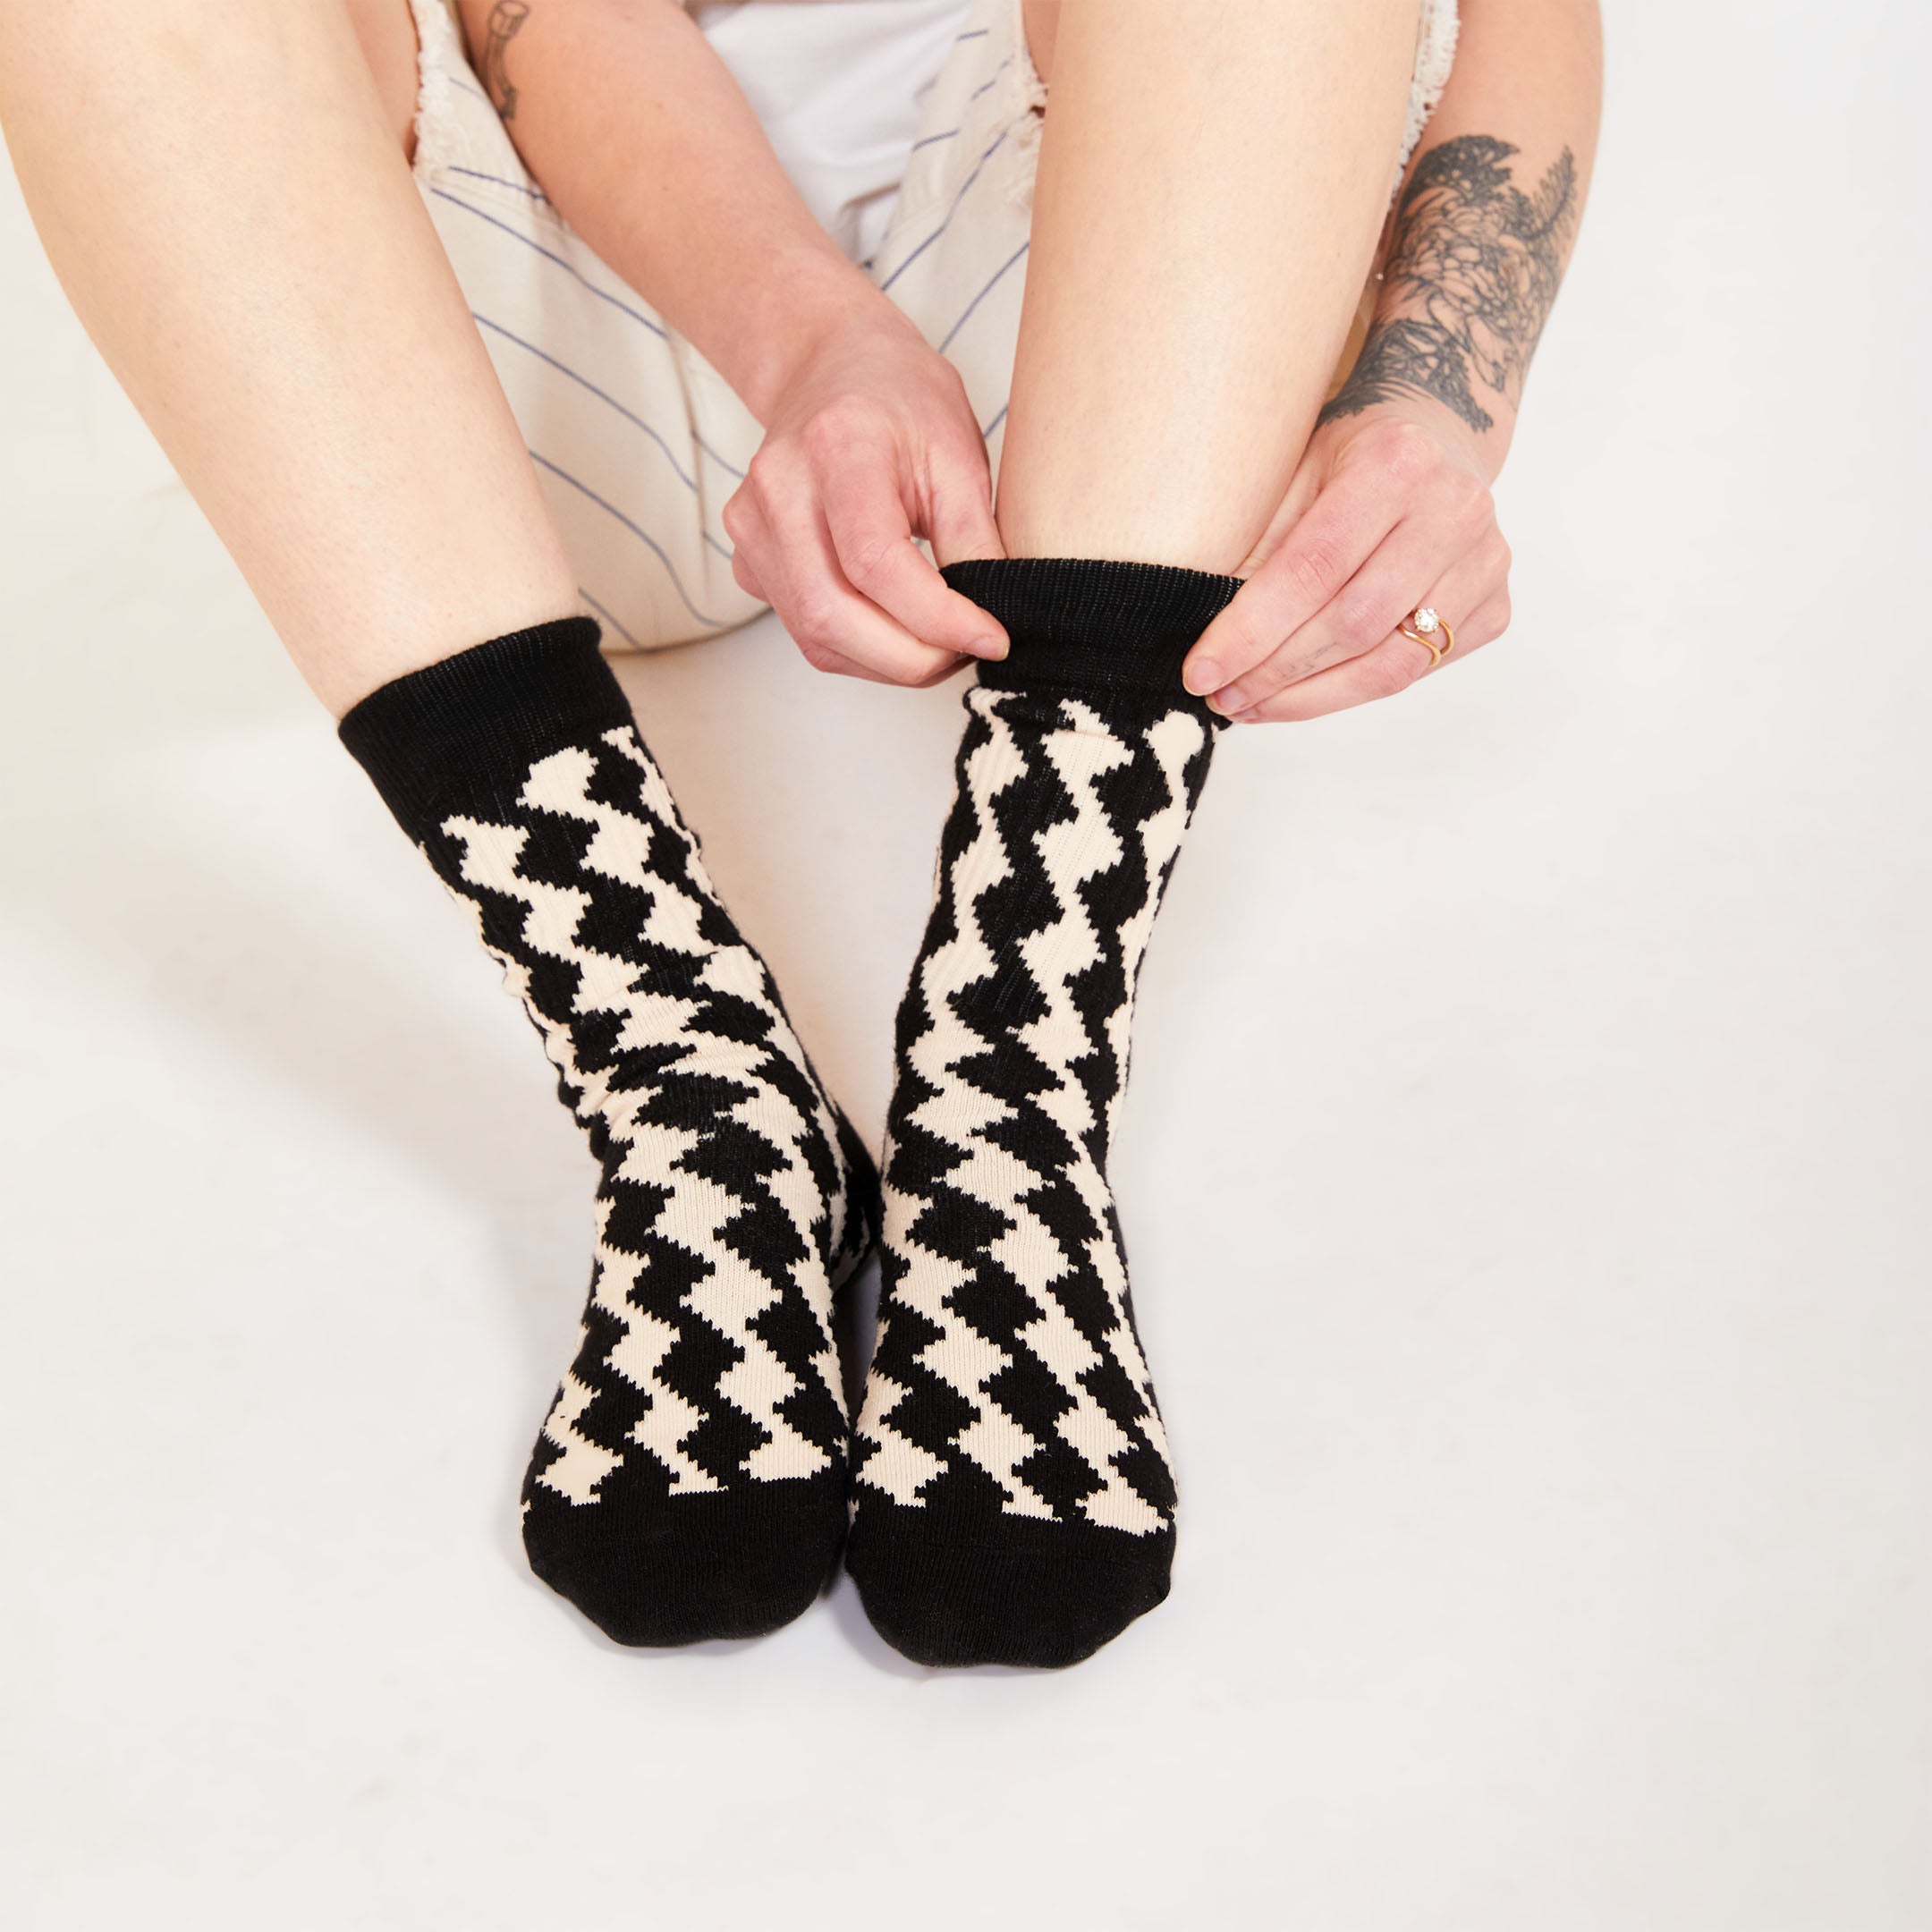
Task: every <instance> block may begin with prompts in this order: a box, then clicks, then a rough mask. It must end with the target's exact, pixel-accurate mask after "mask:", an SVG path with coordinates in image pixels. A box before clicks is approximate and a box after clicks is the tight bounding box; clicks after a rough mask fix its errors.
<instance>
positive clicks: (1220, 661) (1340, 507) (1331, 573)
mask: <svg viewBox="0 0 1932 1932" xmlns="http://www.w3.org/2000/svg"><path fill="white" fill-rule="evenodd" d="M1403 507H1404V504H1403V499H1402V497H1400V496H1396V495H1393V494H1392V493H1391V491H1390V489H1389V487H1388V482H1387V479H1386V478H1385V476H1384V475H1383V474H1382V472H1381V471H1379V470H1372V469H1369V468H1363V469H1360V470H1342V471H1340V472H1338V473H1337V474H1336V475H1335V478H1334V479H1332V480H1331V481H1330V482H1329V483H1328V485H1327V486H1326V487H1325V488H1324V489H1323V490H1322V491H1321V492H1320V494H1319V495H1318V496H1317V497H1316V498H1315V501H1314V502H1313V503H1312V504H1309V509H1308V513H1307V515H1305V516H1304V517H1302V518H1301V521H1299V522H1298V523H1296V525H1295V527H1294V528H1293V529H1292V530H1290V531H1289V532H1288V534H1287V536H1286V537H1284V538H1283V539H1282V545H1281V547H1280V549H1278V550H1277V551H1275V554H1274V555H1273V556H1271V557H1270V558H1269V559H1268V560H1267V563H1264V564H1263V565H1262V566H1261V568H1260V569H1259V570H1258V571H1257V572H1255V573H1254V575H1253V576H1252V577H1250V579H1249V580H1248V581H1247V582H1246V583H1245V584H1243V585H1242V586H1241V589H1240V590H1239V591H1237V592H1236V593H1235V595H1234V597H1233V601H1232V602H1231V603H1230V604H1229V605H1228V606H1227V608H1226V609H1225V610H1224V611H1223V612H1221V614H1219V615H1218V616H1217V617H1216V619H1215V621H1214V622H1213V623H1211V624H1209V625H1208V628H1207V629H1206V630H1205V631H1202V632H1201V634H1200V636H1199V639H1197V640H1196V641H1195V644H1194V648H1193V649H1192V650H1191V651H1190V652H1189V653H1188V655H1187V661H1186V662H1185V663H1184V664H1183V665H1182V667H1181V679H1182V683H1184V684H1185V685H1186V686H1187V688H1188V690H1189V691H1192V692H1194V693H1195V694H1196V695H1197V696H1202V697H1204V696H1206V695H1207V693H1208V692H1209V691H1219V690H1220V689H1221V688H1222V687H1223V686H1224V685H1226V684H1231V683H1233V682H1236V681H1237V680H1238V679H1240V678H1241V677H1243V676H1245V675H1246V674H1248V673H1249V672H1250V671H1252V670H1253V669H1254V668H1255V666H1256V665H1258V664H1260V663H1262V662H1263V661H1264V660H1265V659H1267V657H1272V656H1273V655H1274V653H1275V650H1276V648H1278V647H1279V646H1280V644H1281V642H1282V640H1284V638H1288V637H1292V635H1293V634H1294V632H1295V631H1299V630H1300V629H1301V626H1302V625H1303V624H1305V623H1307V622H1308V621H1309V618H1310V617H1312V616H1313V615H1314V614H1315V613H1316V612H1317V611H1318V610H1320V609H1321V608H1322V607H1323V606H1325V605H1326V603H1327V602H1328V601H1329V599H1330V598H1331V597H1334V596H1335V593H1336V592H1337V591H1338V590H1340V589H1341V588H1342V586H1343V584H1345V583H1346V582H1348V580H1349V579H1350V578H1352V576H1354V574H1355V572H1357V571H1359V570H1360V568H1361V567H1362V565H1363V563H1365V562H1367V560H1368V558H1369V555H1370V554H1371V552H1373V551H1374V549H1375V547H1376V546H1377V544H1379V543H1380V542H1381V541H1382V539H1383V538H1385V536H1386V535H1387V534H1388V533H1389V531H1390V530H1392V529H1394V525H1395V522H1396V520H1397V519H1398V518H1399V517H1400V515H1401V514H1402V509H1403Z"/></svg>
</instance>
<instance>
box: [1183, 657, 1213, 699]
mask: <svg viewBox="0 0 1932 1932" xmlns="http://www.w3.org/2000/svg"><path fill="white" fill-rule="evenodd" d="M1181 682H1182V687H1183V688H1184V689H1185V691H1187V693H1188V695H1189V696H1190V697H1191V698H1205V697H1206V696H1207V695H1208V692H1209V691H1212V690H1214V688H1215V687H1216V685H1217V684H1218V683H1220V682H1221V666H1220V665H1217V664H1216V663H1215V661H1214V660H1213V658H1211V657H1203V658H1202V659H1201V660H1200V661H1199V663H1198V664H1191V665H1189V666H1188V667H1187V669H1186V670H1185V671H1183V672H1182V674H1181Z"/></svg>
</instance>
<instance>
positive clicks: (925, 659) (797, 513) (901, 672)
mask: <svg viewBox="0 0 1932 1932" xmlns="http://www.w3.org/2000/svg"><path fill="white" fill-rule="evenodd" d="M758 509H759V512H760V514H761V516H762V518H763V520H764V522H765V524H766V526H767V529H768V530H770V533H771V547H770V550H769V552H768V554H767V555H768V562H767V557H761V558H760V559H759V561H758V573H759V575H760V576H762V577H763V578H764V579H765V581H766V583H767V588H769V589H771V590H772V592H773V593H774V594H773V597H772V607H773V608H774V609H775V611H776V612H777V613H778V615H779V618H780V620H781V621H782V622H783V623H784V627H785V629H786V630H787V631H790V632H791V633H792V641H793V642H794V643H795V644H796V645H797V646H798V648H800V650H801V651H802V652H803V653H804V655H805V659H806V662H807V663H808V664H810V665H816V666H818V667H820V668H824V669H829V668H831V667H832V665H833V662H834V660H835V659H836V660H842V661H843V662H847V663H852V664H856V665H860V666H862V667H863V668H864V669H865V670H866V671H867V672H869V673H870V674H872V675H874V676H875V677H877V678H878V679H880V680H881V681H883V682H886V683H889V684H910V685H919V684H925V683H927V682H930V681H931V680H932V679H934V678H935V677H944V676H945V674H947V673H948V672H949V671H951V670H952V668H953V665H955V664H956V663H957V661H958V659H957V654H956V653H955V652H953V651H949V650H942V649H935V648H933V647H931V646H930V645H928V644H925V643H922V642H921V641H920V640H919V639H918V638H917V637H915V636H913V635H912V634H911V631H907V630H906V628H905V627H904V626H903V625H902V624H901V623H897V622H895V621H894V619H893V618H891V617H889V616H888V615H886V614H885V612H884V611H883V610H881V609H880V608H879V607H878V606H877V605H876V604H874V603H872V602H871V601H870V600H869V599H868V598H866V597H861V596H860V594H859V593H858V592H857V591H856V590H854V589H852V586H851V585H850V584H849V583H848V582H847V581H846V580H845V577H844V573H843V571H842V569H841V568H840V564H839V559H838V555H837V552H836V550H835V548H834V547H833V542H832V535H831V531H830V530H828V529H827V527H826V520H825V518H824V516H823V514H822V513H820V511H819V508H818V504H817V503H816V501H815V500H814V499H813V497H812V496H811V493H810V491H809V489H808V488H804V487H799V488H791V487H774V486H767V487H764V488H763V489H762V490H761V493H760V495H759V497H758ZM905 550H906V554H907V555H909V556H910V555H912V546H911V543H910V542H907V543H906V545H905ZM774 576H776V577H777V578H778V581H777V582H773V577H774ZM941 588H942V589H944V588H945V586H944V585H942V586H941ZM948 594H949V595H950V594H951V593H948Z"/></svg>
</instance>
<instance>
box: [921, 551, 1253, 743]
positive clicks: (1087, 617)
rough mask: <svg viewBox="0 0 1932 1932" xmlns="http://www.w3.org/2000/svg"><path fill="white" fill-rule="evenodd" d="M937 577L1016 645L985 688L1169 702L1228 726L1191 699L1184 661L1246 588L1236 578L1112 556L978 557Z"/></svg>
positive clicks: (982, 671)
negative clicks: (1046, 690) (1116, 559)
mask: <svg viewBox="0 0 1932 1932" xmlns="http://www.w3.org/2000/svg"><path fill="white" fill-rule="evenodd" d="M940 575H941V576H942V577H944V578H945V580H946V582H947V583H949V584H950V585H951V586H952V587H953V589H955V590H957V591H958V592H959V593H960V595H961V596H962V597H970V599H971V600H972V601H973V602H974V603H975V604H977V605H979V607H980V608H981V609H982V610H986V611H990V612H991V613H992V614H993V615H994V616H996V617H997V618H998V619H999V621H1000V622H1001V623H1003V624H1004V626H1005V627H1006V634H1007V636H1008V637H1009V638H1010V639H1011V640H1013V648H1012V649H1011V650H1010V651H1009V652H1008V653H1007V655H1006V656H1005V657H1004V658H1002V659H1001V660H1000V661H999V662H997V663H990V664H982V665H980V666H979V682H981V683H982V684H987V685H991V686H993V687H995V688H996V689H1000V690H1028V691H1030V690H1035V689H1040V688H1047V687H1050V688H1054V689H1060V690H1067V691H1081V692H1085V693H1088V694H1089V695H1097V696H1102V697H1111V696H1121V697H1126V696H1132V697H1134V698H1137V699H1147V698H1158V699H1170V700H1172V701H1173V702H1174V703H1176V704H1182V705H1188V706H1191V707H1192V708H1196V709H1197V710H1199V713H1200V715H1201V716H1203V717H1206V718H1212V719H1214V720H1215V721H1216V723H1222V722H1224V720H1222V719H1221V718H1220V717H1219V716H1218V714H1216V713H1215V712H1212V711H1210V710H1208V707H1207V705H1206V704H1205V703H1204V702H1203V701H1202V700H1201V699H1199V698H1194V697H1191V696H1190V695H1189V694H1188V692H1187V691H1186V690H1185V688H1184V687H1183V686H1182V682H1181V664H1182V659H1183V658H1184V657H1186V656H1187V654H1188V652H1189V651H1190V650H1191V648H1193V645H1194V642H1195V640H1196V639H1197V638H1199V636H1200V634H1201V632H1202V631H1205V630H1206V629H1207V628H1208V625H1209V624H1210V623H1212V622H1213V621H1214V619H1215V618H1216V615H1218V614H1219V613H1220V612H1221V611H1223V610H1224V609H1225V608H1226V607H1227V606H1228V604H1229V603H1230V602H1231V601H1232V600H1233V596H1234V593H1235V592H1236V591H1237V590H1239V589H1241V579H1240V578H1239V577H1223V576H1220V575H1218V574H1216V572H1212V571H1197V570H1182V569H1180V568H1179V567H1177V566H1176V565H1174V564H1172V563H1118V562H1114V561H1113V560H1112V559H1109V558H1105V557H991V558H981V559H977V560H973V561H969V562H966V563H948V564H947V565H946V566H945V569H944V570H943V571H941V572H940Z"/></svg>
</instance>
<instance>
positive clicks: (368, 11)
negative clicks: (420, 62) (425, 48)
mask: <svg viewBox="0 0 1932 1932" xmlns="http://www.w3.org/2000/svg"><path fill="white" fill-rule="evenodd" d="M343 6H344V7H345V8H346V9H347V11H348V14H349V23H350V25H351V26H352V27H353V28H354V29H355V34H356V38H357V39H358V40H360V42H361V43H362V57H363V59H364V60H366V61H367V62H368V63H369V72H370V73H372V74H373V75H374V76H375V77H376V91H377V95H378V96H380V97H381V99H382V106H383V114H384V117H385V119H386V120H387V122H388V123H389V125H390V127H391V128H392V129H394V132H395V137H396V141H397V143H398V145H399V146H400V147H401V148H402V153H403V155H404V157H406V158H408V159H410V160H413V159H414V158H415V154H416V22H415V21H414V19H413V18H412V17H411V13H410V6H409V0H343Z"/></svg>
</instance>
